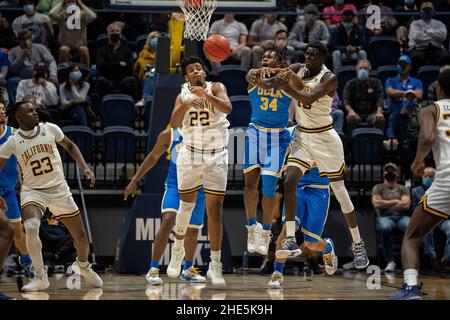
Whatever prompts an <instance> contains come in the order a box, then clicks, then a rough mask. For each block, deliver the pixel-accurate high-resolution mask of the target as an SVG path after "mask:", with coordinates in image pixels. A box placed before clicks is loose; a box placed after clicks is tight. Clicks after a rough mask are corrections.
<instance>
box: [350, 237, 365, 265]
mask: <svg viewBox="0 0 450 320" xmlns="http://www.w3.org/2000/svg"><path fill="white" fill-rule="evenodd" d="M352 251H353V255H354V258H353V264H354V265H355V268H356V269H358V270H360V269H365V268H367V266H368V265H369V258H368V257H367V252H366V248H365V246H364V241H362V239H361V241H359V242H354V243H353V244H352Z"/></svg>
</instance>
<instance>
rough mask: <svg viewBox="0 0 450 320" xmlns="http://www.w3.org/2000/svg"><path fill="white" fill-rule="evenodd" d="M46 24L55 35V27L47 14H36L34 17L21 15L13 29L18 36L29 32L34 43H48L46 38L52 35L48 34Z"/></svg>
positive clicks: (14, 23) (15, 21)
mask: <svg viewBox="0 0 450 320" xmlns="http://www.w3.org/2000/svg"><path fill="white" fill-rule="evenodd" d="M44 24H45V25H47V27H48V28H49V30H50V32H51V33H53V25H52V22H51V20H50V18H49V17H48V16H46V15H45V14H42V13H39V12H36V13H35V14H34V15H33V16H31V17H28V16H27V15H25V14H24V15H21V16H20V17H17V18H16V19H15V20H14V21H13V24H12V29H13V31H14V33H15V34H16V36H17V35H18V34H19V33H20V32H21V31H23V30H29V31H30V32H31V36H32V39H33V42H34V43H41V44H45V43H46V40H47V39H46V38H47V37H51V35H47V34H46V30H45V28H44Z"/></svg>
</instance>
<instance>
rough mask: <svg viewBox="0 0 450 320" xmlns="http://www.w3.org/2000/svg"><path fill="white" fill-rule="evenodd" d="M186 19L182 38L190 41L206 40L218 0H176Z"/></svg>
mask: <svg viewBox="0 0 450 320" xmlns="http://www.w3.org/2000/svg"><path fill="white" fill-rule="evenodd" d="M177 2H178V5H179V6H180V8H181V10H183V13H184V15H185V17H186V23H185V25H184V37H185V38H186V39H190V40H197V41H201V40H206V37H207V36H208V30H209V22H210V21H211V17H212V14H213V12H214V10H216V8H217V2H218V0H177Z"/></svg>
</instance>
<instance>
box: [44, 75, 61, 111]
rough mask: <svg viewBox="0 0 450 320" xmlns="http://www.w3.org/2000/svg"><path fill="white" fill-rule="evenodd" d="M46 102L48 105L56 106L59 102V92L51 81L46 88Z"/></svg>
mask: <svg viewBox="0 0 450 320" xmlns="http://www.w3.org/2000/svg"><path fill="white" fill-rule="evenodd" d="M44 94H45V100H46V101H47V103H49V104H48V105H50V106H55V105H57V104H58V102H59V96H58V90H57V89H56V87H55V85H54V84H53V83H51V82H50V81H47V86H46V87H45V88H44Z"/></svg>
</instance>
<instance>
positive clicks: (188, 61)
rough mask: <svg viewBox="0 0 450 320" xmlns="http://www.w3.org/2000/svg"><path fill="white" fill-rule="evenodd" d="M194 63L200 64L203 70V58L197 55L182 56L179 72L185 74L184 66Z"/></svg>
mask: <svg viewBox="0 0 450 320" xmlns="http://www.w3.org/2000/svg"><path fill="white" fill-rule="evenodd" d="M194 63H200V64H201V65H202V68H203V70H205V64H204V63H203V60H202V59H201V58H200V57H198V56H190V57H184V58H183V60H182V61H181V72H182V73H183V76H185V75H186V68H187V66H188V65H190V64H194Z"/></svg>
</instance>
